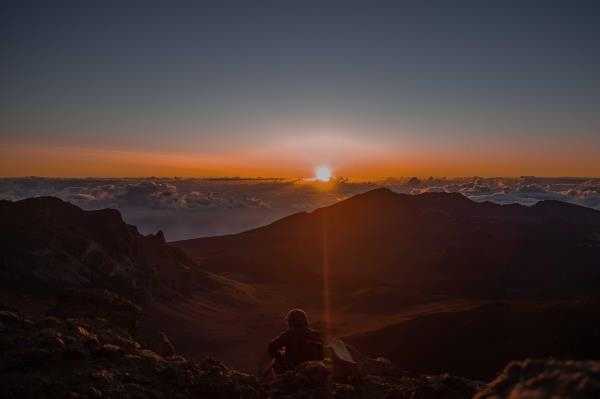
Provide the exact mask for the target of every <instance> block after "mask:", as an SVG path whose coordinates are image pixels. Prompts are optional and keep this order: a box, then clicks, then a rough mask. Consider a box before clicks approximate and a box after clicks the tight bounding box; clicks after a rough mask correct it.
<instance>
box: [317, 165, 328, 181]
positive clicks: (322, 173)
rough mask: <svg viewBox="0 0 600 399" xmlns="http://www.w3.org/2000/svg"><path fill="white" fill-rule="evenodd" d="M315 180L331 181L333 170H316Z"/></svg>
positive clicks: (326, 168)
mask: <svg viewBox="0 0 600 399" xmlns="http://www.w3.org/2000/svg"><path fill="white" fill-rule="evenodd" d="M315 179H316V180H318V181H324V182H327V181H329V180H330V179H331V169H329V168H328V167H327V166H318V167H317V168H316V169H315Z"/></svg>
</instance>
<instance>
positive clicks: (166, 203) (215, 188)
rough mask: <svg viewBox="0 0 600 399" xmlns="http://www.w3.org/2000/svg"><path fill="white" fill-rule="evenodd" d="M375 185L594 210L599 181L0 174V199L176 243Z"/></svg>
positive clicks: (234, 229)
mask: <svg viewBox="0 0 600 399" xmlns="http://www.w3.org/2000/svg"><path fill="white" fill-rule="evenodd" d="M381 186H385V187H388V188H390V189H392V190H394V191H397V192H402V193H409V194H419V193H423V192H429V191H439V192H459V193H462V194H463V195H465V196H467V197H469V198H471V199H473V200H475V201H492V202H495V203H499V204H509V203H520V204H524V205H533V204H535V203H536V202H538V201H541V200H549V199H551V200H559V201H566V202H571V203H575V204H579V205H583V206H587V207H591V208H595V209H599V210H600V179H584V178H536V177H522V178H479V177H472V178H461V179H433V178H430V179H427V180H419V179H416V178H405V179H397V180H385V181H377V182H351V181H345V180H339V181H337V182H336V183H331V184H330V185H329V187H327V189H325V188H324V187H323V186H322V185H315V184H312V183H309V182H304V181H299V180H295V181H292V180H277V179H268V180H263V179H245V180H244V179H154V178H146V179H46V178H18V179H0V198H1V199H8V200H19V199H23V198H28V197H34V196H45V195H52V196H56V197H59V198H61V199H63V200H66V201H70V202H72V203H74V204H76V205H78V206H80V207H82V208H84V209H98V208H107V207H110V208H116V209H119V210H120V211H121V212H122V214H123V216H124V218H125V220H126V221H127V222H128V223H131V224H134V225H137V226H138V227H139V229H140V231H141V232H142V233H145V234H147V233H151V232H155V231H157V230H159V229H160V230H163V231H164V232H165V235H166V237H167V239H168V240H179V239H186V238H195V237H201V236H208V235H221V234H230V233H236V232H240V231H243V230H247V229H250V228H253V227H257V226H260V225H264V224H267V223H270V222H272V221H274V220H276V219H278V218H280V217H283V216H286V215H289V214H291V213H294V212H299V211H305V210H312V209H315V208H318V207H321V206H325V205H329V204H332V203H334V202H336V201H339V200H342V199H344V198H347V197H349V196H352V195H355V194H358V193H361V192H365V191H367V190H370V189H373V188H376V187H381Z"/></svg>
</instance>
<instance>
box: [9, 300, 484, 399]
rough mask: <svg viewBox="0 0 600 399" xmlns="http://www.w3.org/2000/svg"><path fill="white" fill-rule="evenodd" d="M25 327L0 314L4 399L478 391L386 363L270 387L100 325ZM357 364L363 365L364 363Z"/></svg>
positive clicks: (72, 322)
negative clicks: (157, 348)
mask: <svg viewBox="0 0 600 399" xmlns="http://www.w3.org/2000/svg"><path fill="white" fill-rule="evenodd" d="M72 316H75V315H70V316H69V317H56V316H47V317H42V318H39V319H35V320H33V319H29V318H26V317H23V316H21V315H19V314H17V313H15V312H12V311H9V310H0V332H1V333H0V378H1V379H2V384H0V397H6V398H123V397H135V398H173V397H176V398H288V399H292V398H348V399H354V398H388V399H390V398H449V399H454V398H456V399H458V398H465V397H470V396H472V395H473V394H474V393H475V392H476V391H477V389H479V388H480V384H478V383H476V382H472V381H468V380H465V379H461V378H457V377H452V376H448V375H440V376H415V375H408V374H406V373H403V372H402V371H400V370H398V369H397V368H395V367H394V366H393V365H391V364H390V363H389V362H385V361H383V360H382V359H378V360H373V359H368V362H370V363H373V362H375V363H385V365H384V366H381V365H379V366H380V367H374V366H373V364H367V363H364V364H361V366H360V371H359V372H357V373H354V374H345V375H341V374H339V373H336V372H335V367H336V365H335V364H334V363H332V362H331V361H330V360H327V361H326V362H308V363H305V364H303V365H301V366H299V367H298V368H297V369H296V370H294V371H290V372H288V373H285V374H282V375H280V376H278V377H277V378H276V379H275V380H274V381H272V382H271V383H268V384H267V383H264V382H263V383H261V382H259V381H258V380H257V378H256V377H254V376H251V375H248V374H244V373H240V372H237V371H235V370H232V369H230V368H229V367H227V366H225V365H223V364H222V363H220V362H218V361H216V360H213V359H206V360H204V361H201V362H194V361H189V360H187V359H186V358H184V357H182V356H178V355H175V352H176V351H175V348H173V345H172V344H171V343H170V341H169V340H168V338H167V337H166V336H164V335H163V336H162V339H163V340H164V341H165V343H167V342H168V344H166V348H163V349H165V350H162V351H161V353H157V352H155V351H153V350H150V349H148V348H145V347H143V346H142V345H141V344H140V343H139V342H137V341H136V340H135V339H134V337H133V336H132V335H131V334H130V333H129V332H128V331H127V330H126V329H124V328H121V327H120V326H117V325H115V324H113V323H112V322H111V321H110V320H109V319H106V318H94V317H87V316H85V315H83V314H79V315H78V316H77V317H72ZM366 361H367V359H366V358H361V362H366Z"/></svg>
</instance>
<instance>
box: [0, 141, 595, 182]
mask: <svg viewBox="0 0 600 399" xmlns="http://www.w3.org/2000/svg"><path fill="white" fill-rule="evenodd" d="M528 148H529V146H523V148H518V147H516V146H515V148H511V147H510V146H507V145H506V144H504V145H502V144H501V143H500V144H498V143H494V145H491V144H490V145H487V146H486V145H484V144H482V143H474V144H472V145H471V146H470V147H468V148H467V147H465V148H464V149H461V148H460V146H457V145H453V146H451V145H448V146H447V147H446V148H443V147H442V148H440V147H437V148H435V147H433V146H423V145H420V146H419V145H415V144H414V143H408V142H407V143H406V145H405V146H401V145H396V146H391V145H387V144H386V143H377V142H374V141H373V142H369V141H365V140H362V141H358V140H356V139H355V140H350V139H348V138H341V137H317V138H312V139H307V140H304V141H302V140H299V139H298V138H289V139H288V140H282V141H279V142H277V143H271V144H270V145H263V146H262V147H260V148H240V149H238V150H230V151H220V152H219V151H212V152H208V151H207V152H203V153H193V152H181V151H147V150H143V149H140V150H122V149H111V148H103V149H99V148H85V147H74V146H71V147H69V146H56V147H50V146H48V147H44V148H41V147H37V148H35V147H29V146H23V145H15V144H14V143H7V144H6V145H2V150H0V152H1V153H0V155H1V157H0V176H3V177H23V176H40V177H114V178H124V177H149V176H153V177H175V176H177V177H217V178H218V177H242V178H252V177H273V178H289V179H297V178H314V177H315V168H317V167H319V166H321V165H327V167H328V168H330V173H331V174H332V175H333V178H336V177H346V178H352V179H357V180H374V179H383V178H389V177H403V176H417V177H429V176H437V177H442V176H443V177H463V176H482V177H500V176H502V177H517V176H523V175H535V176H540V177H551V176H565V177H568V176H573V177H593V176H600V156H599V155H600V154H597V153H595V152H594V150H593V147H592V150H591V151H590V147H586V143H570V144H569V143H564V144H563V143H556V144H555V145H553V146H548V145H547V146H546V148H543V147H541V148H539V150H538V151H530V150H529V149H528Z"/></svg>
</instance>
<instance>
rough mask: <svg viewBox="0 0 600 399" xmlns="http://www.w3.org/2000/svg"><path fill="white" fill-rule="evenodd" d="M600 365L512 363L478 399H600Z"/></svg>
mask: <svg viewBox="0 0 600 399" xmlns="http://www.w3.org/2000/svg"><path fill="white" fill-rule="evenodd" d="M599 397H600V362H599V361H559V360H552V359H548V360H542V359H538V360H533V359H527V360H524V361H521V362H511V363H509V364H508V366H506V368H505V369H504V371H502V372H501V373H500V375H498V377H497V378H496V379H495V380H494V381H493V382H492V383H490V384H489V386H488V387H487V388H486V389H485V390H483V391H482V392H480V393H479V394H478V395H477V396H476V399H503V398H507V399H509V398H510V399H559V398H572V399H584V398H586V399H587V398H599Z"/></svg>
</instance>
